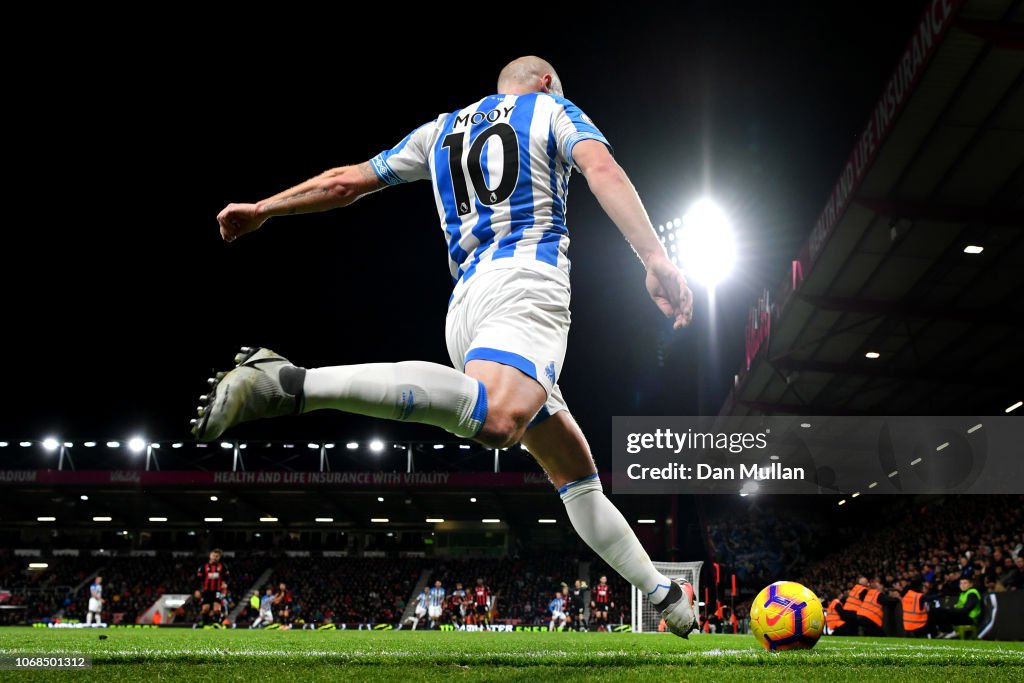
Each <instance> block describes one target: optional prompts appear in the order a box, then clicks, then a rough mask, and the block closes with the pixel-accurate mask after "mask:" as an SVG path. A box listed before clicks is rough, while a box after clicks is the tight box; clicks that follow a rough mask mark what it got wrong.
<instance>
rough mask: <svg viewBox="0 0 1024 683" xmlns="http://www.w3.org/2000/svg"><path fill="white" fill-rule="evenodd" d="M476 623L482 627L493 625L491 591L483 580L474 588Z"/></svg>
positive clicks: (477, 581)
mask: <svg viewBox="0 0 1024 683" xmlns="http://www.w3.org/2000/svg"><path fill="white" fill-rule="evenodd" d="M473 612H474V615H475V616H474V621H475V622H476V623H477V624H479V625H482V626H487V625H488V624H490V623H491V589H490V588H488V587H487V586H485V585H484V580H483V579H477V580H476V585H475V586H473Z"/></svg>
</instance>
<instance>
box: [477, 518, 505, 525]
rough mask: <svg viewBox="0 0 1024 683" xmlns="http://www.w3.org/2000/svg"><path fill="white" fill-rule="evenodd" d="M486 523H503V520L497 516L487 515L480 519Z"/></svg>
mask: <svg viewBox="0 0 1024 683" xmlns="http://www.w3.org/2000/svg"><path fill="white" fill-rule="evenodd" d="M480 521H481V522H483V523H484V524H501V520H500V519H498V518H497V517H485V518H483V519H481V520H480Z"/></svg>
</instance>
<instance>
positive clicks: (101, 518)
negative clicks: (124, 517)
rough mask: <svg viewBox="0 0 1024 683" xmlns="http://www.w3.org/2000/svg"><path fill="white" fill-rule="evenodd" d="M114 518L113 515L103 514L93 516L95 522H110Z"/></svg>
mask: <svg viewBox="0 0 1024 683" xmlns="http://www.w3.org/2000/svg"><path fill="white" fill-rule="evenodd" d="M112 519H113V517H103V516H100V517H93V518H92V521H94V522H109V521H111V520H112Z"/></svg>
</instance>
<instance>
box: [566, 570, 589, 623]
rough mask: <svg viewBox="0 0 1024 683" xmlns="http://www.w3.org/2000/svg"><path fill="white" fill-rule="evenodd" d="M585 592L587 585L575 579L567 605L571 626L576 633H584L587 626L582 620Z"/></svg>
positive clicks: (584, 608)
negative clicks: (571, 619) (570, 611)
mask: <svg viewBox="0 0 1024 683" xmlns="http://www.w3.org/2000/svg"><path fill="white" fill-rule="evenodd" d="M586 591H587V584H585V583H584V582H583V581H582V580H581V579H576V583H575V584H573V588H572V592H571V593H570V594H569V605H570V609H571V610H572V617H573V622H574V623H573V626H574V627H575V629H576V630H577V631H586V630H587V624H586V620H585V619H584V618H583V615H584V612H585V611H586Z"/></svg>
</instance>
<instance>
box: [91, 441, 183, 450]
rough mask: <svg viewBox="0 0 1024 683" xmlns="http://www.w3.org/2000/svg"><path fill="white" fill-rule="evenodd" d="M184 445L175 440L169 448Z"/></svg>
mask: <svg viewBox="0 0 1024 683" xmlns="http://www.w3.org/2000/svg"><path fill="white" fill-rule="evenodd" d="M86 445H88V444H86ZM184 445H185V444H183V443H181V442H180V441H175V442H174V443H172V444H171V448H181V447H182V446H184Z"/></svg>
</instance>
